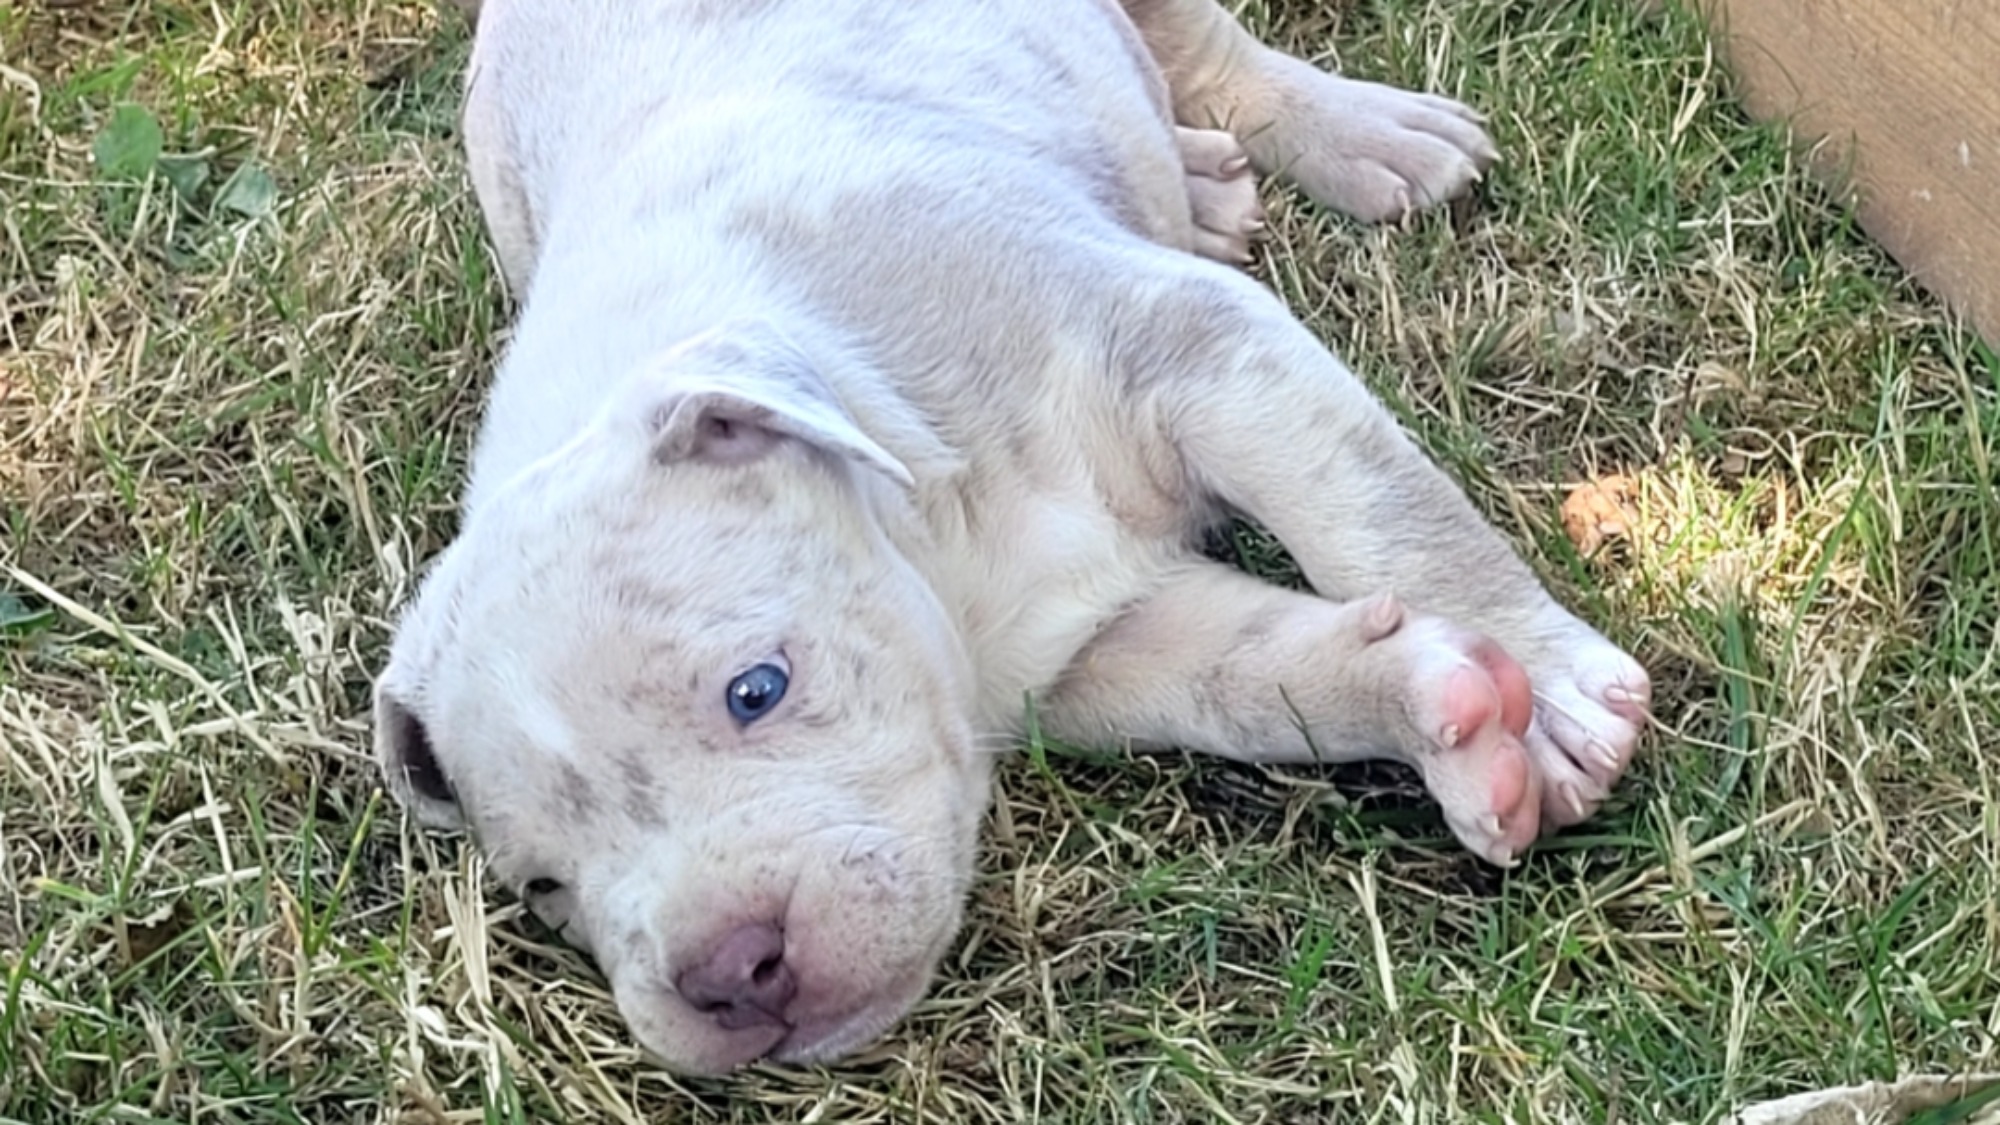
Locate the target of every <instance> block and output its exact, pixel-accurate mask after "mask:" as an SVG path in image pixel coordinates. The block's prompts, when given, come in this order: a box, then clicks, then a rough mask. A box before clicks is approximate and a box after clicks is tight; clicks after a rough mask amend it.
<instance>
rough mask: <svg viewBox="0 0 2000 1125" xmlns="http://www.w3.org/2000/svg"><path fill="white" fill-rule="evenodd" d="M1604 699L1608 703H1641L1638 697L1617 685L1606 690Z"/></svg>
mask: <svg viewBox="0 0 2000 1125" xmlns="http://www.w3.org/2000/svg"><path fill="white" fill-rule="evenodd" d="M1604 699H1605V701H1606V702H1608V703H1637V702H1639V697H1638V696H1636V695H1634V694H1632V693H1631V692H1630V691H1629V690H1627V689H1625V688H1622V687H1619V686H1618V685H1617V684H1613V685H1611V686H1610V687H1608V688H1605V689H1604Z"/></svg>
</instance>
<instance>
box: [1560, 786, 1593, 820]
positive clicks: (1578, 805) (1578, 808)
mask: <svg viewBox="0 0 2000 1125" xmlns="http://www.w3.org/2000/svg"><path fill="white" fill-rule="evenodd" d="M1562 792H1563V799H1564V800H1566V801H1568V802H1569V811H1570V812H1573V813H1575V814H1576V815H1577V816H1579V817H1585V816H1589V815H1590V810H1589V809H1586V808H1584V807H1583V798H1582V797H1580V796H1578V795H1577V792H1576V786H1574V785H1571V784H1570V783H1568V782H1566V781H1565V782H1563V787H1562Z"/></svg>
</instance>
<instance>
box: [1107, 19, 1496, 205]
mask: <svg viewBox="0 0 2000 1125" xmlns="http://www.w3.org/2000/svg"><path fill="white" fill-rule="evenodd" d="M1123 3H1124V7H1125V11H1126V14H1127V15H1128V16H1129V17H1130V18H1131V20H1132V22H1133V24H1134V25H1135V26H1137V27H1138V29H1139V34H1140V36H1141V37H1142V38H1143V39H1144V40H1145V43H1146V46H1147V49H1148V50H1150V51H1151V52H1152V55H1153V59H1154V61H1155V62H1156V63H1157V64H1158V65H1159V67H1160V70H1161V71H1162V72H1163V73H1164V74H1165V75H1166V79H1167V86H1168V89H1169V91H1170V92H1171V95H1172V98H1173V103H1174V118H1175V120H1177V121H1178V122H1180V124H1182V125H1185V126H1189V127H1192V128H1197V129H1227V130H1228V131H1229V132H1231V133H1233V134H1235V136H1236V137H1237V139H1238V140H1240V141H1241V142H1242V143H1243V146H1244V148H1245V149H1246V150H1248V152H1249V154H1250V158H1251V160H1252V162H1253V163H1254V164H1255V165H1256V167H1257V170H1258V171H1260V172H1263V173H1265V174H1267V175H1273V174H1274V175H1282V176H1284V177H1286V178H1288V179H1290V180H1291V181H1292V182H1293V183H1295V184H1297V185H1298V187H1299V188H1300V189H1301V190H1302V191H1304V192H1305V193H1306V194H1307V195H1309V196H1311V197H1312V198H1313V199H1315V200H1317V201H1318V202H1320V203H1322V204H1324V205H1326V206H1328V207H1332V208H1334V209H1336V210H1339V211H1344V212H1346V213H1347V214H1350V215H1353V216H1355V217H1356V218H1360V219H1366V220H1370V221H1381V220H1394V219H1400V218H1402V217H1403V216H1404V215H1405V214H1407V213H1408V212H1409V211H1411V210H1413V209H1415V208H1420V207H1426V206H1429V205H1431V204H1434V203H1440V202H1443V201H1445V200H1447V199H1451V198H1454V197H1456V196H1459V195H1462V194H1464V193H1465V192H1466V191H1467V190H1469V189H1470V188H1471V186H1472V184H1473V183H1474V182H1475V181H1477V180H1478V179H1479V177H1480V176H1481V175H1483V174H1484V173H1485V171H1486V169H1488V168H1489V167H1491V166H1492V165H1493V163H1494V162H1495V161H1497V160H1498V159H1499V158H1500V154H1499V151H1498V150H1497V149H1495V148H1494V147H1493V142H1492V140H1491V139H1490V138H1489V137H1487V135H1486V131H1485V129H1483V128H1482V127H1481V124H1480V122H1481V121H1482V120H1483V119H1482V118H1481V117H1480V115H1479V114H1478V113H1476V112H1474V111H1473V110H1471V109H1469V108H1467V107H1466V106H1464V105H1462V104H1460V103H1458V102H1456V101H1453V100H1452V99H1450V98H1444V97H1438V96H1436V95H1432V94H1419V93H1416V92H1413V91H1410V90H1401V89H1397V88H1395V87H1393V86H1384V85H1380V84H1378V83H1374V82H1362V81H1358V80H1355V79H1351V78H1342V77H1340V76H1339V75H1336V74H1329V73H1327V72H1326V71H1323V70H1320V69H1318V68H1317V67H1314V66H1312V65H1311V64H1309V63H1306V62H1303V61H1301V60H1299V59H1295V58H1292V57H1291V56H1289V55H1286V54H1284V53H1283V52H1280V51H1274V50H1272V49H1270V48H1268V47H1265V46H1264V45H1263V44H1261V43H1259V42H1257V40H1256V39H1255V38H1253V37H1252V36H1251V35H1250V33H1249V32H1248V31H1245V30H1244V29H1243V26H1242V25H1241V24H1239V23H1237V22H1236V19H1235V17H1233V16H1231V15H1230V14H1229V13H1228V11H1226V10H1225V9H1224V8H1223V7H1222V6H1221V5H1220V4H1217V3H1216V2H1215V0H1123Z"/></svg>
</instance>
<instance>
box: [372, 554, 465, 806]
mask: <svg viewBox="0 0 2000 1125" xmlns="http://www.w3.org/2000/svg"><path fill="white" fill-rule="evenodd" d="M454 555H455V552H450V551H447V552H446V554H445V556H444V557H443V558H440V559H439V560H438V566H437V568H436V569H434V570H433V571H432V573H431V575H430V576H429V580H428V583H429V584H435V583H436V581H437V580H438V578H439V577H440V573H439V572H440V571H443V570H445V569H447V568H448V567H449V565H450V563H451V560H452V558H453V556H454ZM425 594H428V595H429V597H426V596H425ZM437 597H438V594H437V592H436V591H434V590H426V591H423V592H420V593H419V595H418V597H417V600H416V601H415V602H414V603H412V604H411V605H410V606H409V607H408V608H407V609H406V610H405V611H404V612H403V615H402V619H401V620H400V621H398V622H397V623H396V639H395V641H394V643H393V644H391V645H390V648H389V664H388V667H386V668H384V669H383V670H382V674H381V676H380V677H379V678H377V679H376V681H375V761H376V763H377V764H378V765H380V766H381V767H382V779H383V781H384V782H385V783H386V784H387V786H388V788H389V793H390V795H391V796H393V797H395V798H396V800H397V801H399V802H401V804H402V805H403V807H404V808H407V809H409V810H410V814H411V815H412V816H414V817H416V819H417V822H418V823H419V824H422V825H423V826H424V827H426V828H438V829H444V830H446V831H456V830H458V829H460V828H463V827H465V814H464V812H463V811H462V810H461V809H460V807H459V803H458V793H457V790H456V789H455V788H454V787H453V785H452V781H451V777H450V775H449V774H447V773H446V772H445V769H444V765H443V763H441V762H439V761H438V756H437V747H436V745H435V744H434V743H433V742H432V740H431V729H430V725H429V723H427V722H426V721H425V719H424V718H423V715H422V712H421V707H422V704H423V701H424V694H425V692H424V682H425V679H426V673H425V671H424V669H425V668H427V667H431V666H434V665H435V664H436V656H437V651H438V648H439V646H440V645H442V644H445V643H448V641H449V635H450V633H451V630H450V628H449V614H448V613H447V612H445V611H447V610H448V609H449V606H448V605H439V604H437V602H436V599H437Z"/></svg>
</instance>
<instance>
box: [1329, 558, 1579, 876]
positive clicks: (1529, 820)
mask: <svg viewBox="0 0 2000 1125" xmlns="http://www.w3.org/2000/svg"><path fill="white" fill-rule="evenodd" d="M1366 613H1367V617H1366V621H1367V624H1366V625H1364V629H1365V630H1366V633H1367V636H1368V637H1369V639H1370V643H1371V644H1372V645H1375V646H1384V647H1385V648H1386V649H1387V650H1388V652H1387V653H1384V655H1393V656H1394V657H1395V664H1394V665H1393V666H1394V667H1395V668H1396V669H1397V673H1396V674H1395V675H1393V676H1391V677H1390V678H1389V679H1388V680H1387V681H1386V686H1387V687H1388V689H1389V690H1390V691H1392V692H1396V693H1399V694H1400V702H1401V708H1400V710H1401V713H1402V716H1403V719H1404V723H1403V730H1402V731H1400V732H1399V735H1398V740H1399V741H1400V742H1401V743H1402V746H1401V752H1402V757H1403V759H1404V760H1405V761H1407V762H1409V763H1410V764H1412V765H1414V766H1416V767H1417V770H1418V771H1419V772H1420V773H1422V774H1423V778H1424V786H1425V788H1427V789H1429V790H1430V793H1431V796H1432V797H1433V798H1434V799H1435V800H1436V801H1437V803H1438V806H1439V807H1440V808H1441V809H1442V810H1443V811H1444V818H1445V823H1447V824H1449V825H1450V826H1451V829H1452V832H1453V834H1454V835H1456V836H1457V837H1458V838H1459V840H1460V842H1462V843H1463V844H1464V845H1465V846H1466V847H1467V848H1468V849H1470V850H1471V851H1472V852H1473V853H1475V854H1477V855H1479V856H1480V857H1481V858H1483V859H1485V860H1487V861H1488V862H1489V863H1494V864H1497V865H1499V866H1502V867H1506V866H1511V865H1512V864H1513V862H1514V860H1515V859H1516V857H1518V856H1519V855H1520V854H1521V852H1522V851H1524V850H1526V849H1527V847H1528V845H1529V844H1531V843H1533V842H1534V840H1535V837H1536V835H1537V834H1538V833H1539V832H1540V831H1541V817H1542V808H1543V797H1542V778H1541V773H1540V771H1539V770H1538V769H1537V768H1536V766H1535V762H1534V760H1533V758H1532V757H1531V756H1530V754H1529V752H1528V750H1527V748H1526V747H1525V745H1524V744H1523V742H1522V736H1523V735H1524V734H1525V733H1526V732H1527V730H1528V725H1529V722H1530V720H1531V717H1532V713H1533V706H1534V697H1533V693H1532V692H1531V690H1530V688H1529V686H1528V674H1527V672H1526V670H1524V669H1523V668H1522V667H1521V665H1520V664H1519V663H1517V662H1516V661H1515V660H1514V659H1513V658H1512V657H1510V656H1509V655H1507V652H1506V650H1505V649H1503V648H1501V647H1500V645H1499V644H1498V643H1497V642H1495V641H1493V640H1492V639H1491V638H1488V637H1485V636H1482V635H1480V634H1478V633H1474V632H1472V631H1470V630H1467V629H1463V628H1460V627H1458V626H1456V625H1453V624H1451V623H1450V622H1447V621H1445V620H1443V619H1441V618H1435V617H1428V616H1425V615H1421V614H1415V613H1408V612H1406V611H1405V610H1404V609H1403V607H1402V605H1401V604H1400V603H1399V602H1397V601H1396V599H1394V598H1392V597H1388V596H1386V595H1385V596H1382V597H1379V598H1376V599H1373V600H1372V601H1371V602H1370V603H1369V605H1368V608H1367V611H1366ZM1379 651H1380V649H1378V652H1379Z"/></svg>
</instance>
